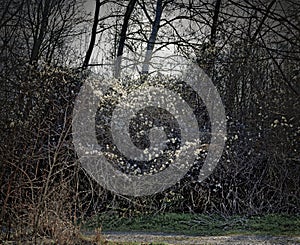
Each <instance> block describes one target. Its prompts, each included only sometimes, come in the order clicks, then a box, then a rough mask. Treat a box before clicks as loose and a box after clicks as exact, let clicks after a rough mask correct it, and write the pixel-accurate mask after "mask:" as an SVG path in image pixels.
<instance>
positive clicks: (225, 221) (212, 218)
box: [85, 213, 300, 236]
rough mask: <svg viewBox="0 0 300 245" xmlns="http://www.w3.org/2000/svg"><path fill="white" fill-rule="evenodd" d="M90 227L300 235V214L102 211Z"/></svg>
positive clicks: (205, 234) (191, 233)
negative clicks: (124, 214) (124, 213)
mask: <svg viewBox="0 0 300 245" xmlns="http://www.w3.org/2000/svg"><path fill="white" fill-rule="evenodd" d="M85 226H86V228H87V229H95V228H96V227H101V228H102V231H124V232H126V231H141V232H163V233H174V234H184V235H202V236H218V235H233V234H244V235H251V234H252V235H273V236H282V235H284V236H300V215H293V216H291V215H284V214H269V215H264V216H252V217H243V216H231V217H226V218H225V217H223V216H220V215H203V214H189V213H183V214H176V213H166V214H160V215H144V216H136V217H130V218H124V217H117V216H116V215H114V214H107V213H106V214H101V215H98V216H96V217H93V218H92V219H90V220H88V221H87V222H86V225H85Z"/></svg>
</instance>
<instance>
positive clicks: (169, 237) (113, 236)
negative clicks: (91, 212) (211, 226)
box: [103, 232, 300, 245]
mask: <svg viewBox="0 0 300 245" xmlns="http://www.w3.org/2000/svg"><path fill="white" fill-rule="evenodd" d="M103 236H104V238H105V239H106V240H107V241H112V242H134V243H137V244H151V243H154V244H225V245H226V244H241V245H242V244H249V245H250V244H258V245H259V244H270V245H271V244H272V245H273V244H282V245H283V244H300V236H299V237H286V236H261V235H230V236H185V235H174V234H165V233H144V232H105V233H104V234H103Z"/></svg>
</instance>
